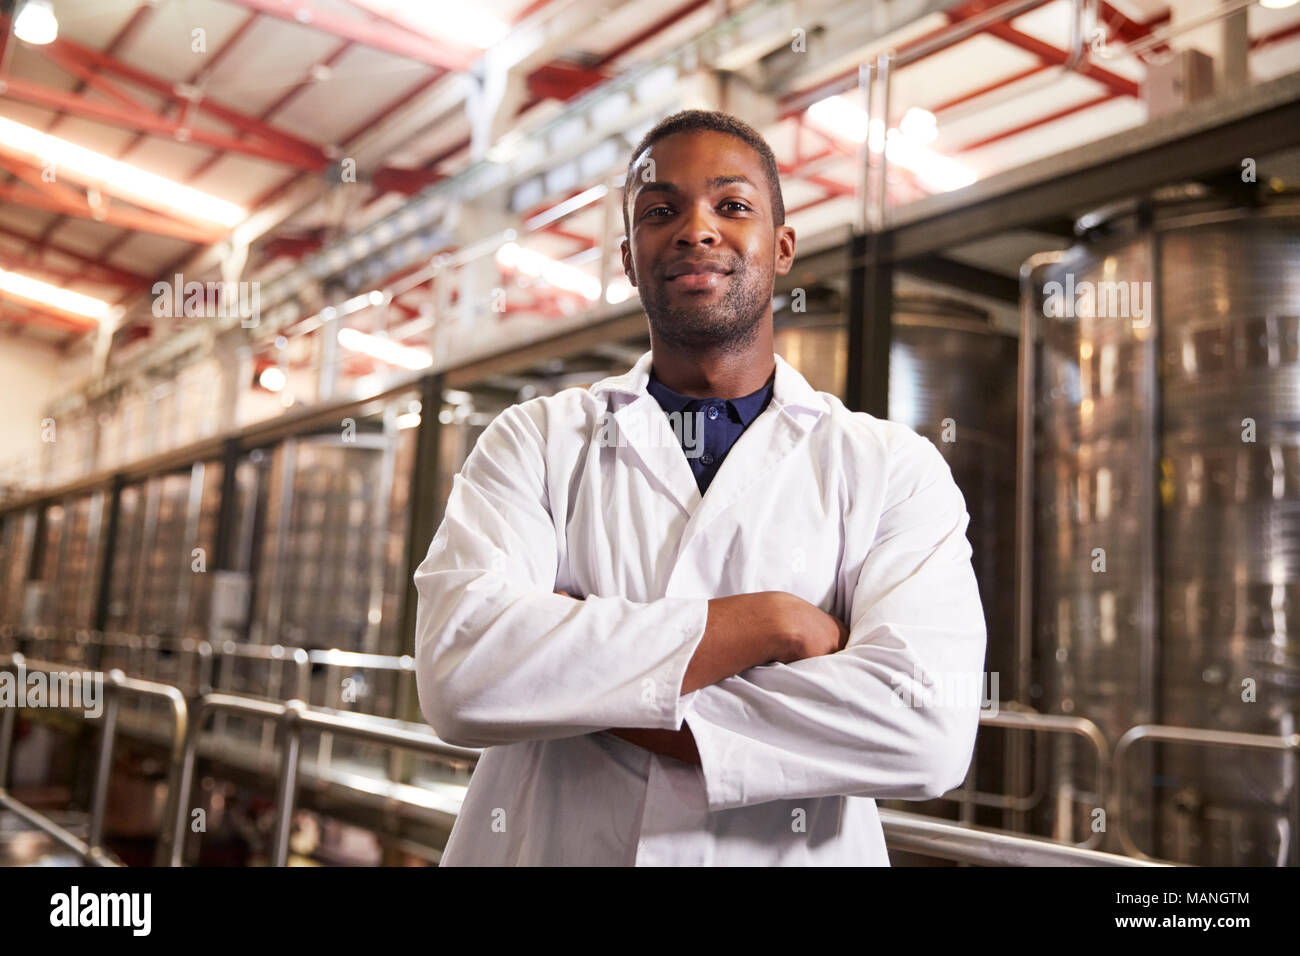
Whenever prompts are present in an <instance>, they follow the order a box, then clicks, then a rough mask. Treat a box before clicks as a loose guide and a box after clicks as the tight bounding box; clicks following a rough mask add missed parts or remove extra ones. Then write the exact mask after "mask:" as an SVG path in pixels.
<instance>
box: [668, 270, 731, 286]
mask: <svg viewBox="0 0 1300 956" xmlns="http://www.w3.org/2000/svg"><path fill="white" fill-rule="evenodd" d="M730 275H731V273H730V272H687V273H684V274H682V275H679V276H674V277H673V278H671V279H669V280H668V283H669V284H670V285H672V286H673V287H674V288H678V289H684V290H686V289H712V288H715V287H717V286H719V285H721V284H722V282H723V280H724V279H726V278H727V277H728V276H730Z"/></svg>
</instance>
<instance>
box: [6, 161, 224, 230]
mask: <svg viewBox="0 0 1300 956" xmlns="http://www.w3.org/2000/svg"><path fill="white" fill-rule="evenodd" d="M0 166H3V168H5V169H7V170H8V171H9V172H10V173H11V174H13V175H14V176H16V177H18V178H19V179H21V180H23V181H24V182H27V183H29V184H30V185H32V186H33V187H34V188H36V189H38V190H40V191H41V192H43V193H45V194H47V195H49V196H51V197H53V198H55V199H60V200H62V201H63V202H66V203H69V204H72V205H81V204H82V203H83V202H87V203H89V200H90V199H91V198H92V196H91V192H90V191H91V190H95V191H97V192H98V193H99V194H100V195H101V196H105V197H113V198H115V199H120V200H122V201H123V202H127V203H130V204H131V205H133V206H140V207H143V208H145V209H150V210H153V212H154V213H156V214H157V215H159V216H160V217H162V218H165V219H168V220H169V221H172V222H175V223H177V224H178V225H182V226H185V227H187V228H189V229H192V230H198V231H199V234H207V233H209V232H213V233H216V234H217V235H224V230H222V229H221V227H220V226H217V225H216V224H214V223H212V222H210V221H208V220H206V219H198V218H194V217H187V216H185V215H183V214H181V213H178V212H177V211H176V210H175V209H173V208H172V207H170V206H168V205H166V204H164V203H161V202H157V201H154V200H152V199H151V198H149V197H147V196H134V195H130V194H128V193H125V192H119V191H118V190H117V189H115V188H114V186H113V184H112V183H108V182H105V181H103V180H99V179H96V178H94V177H92V176H86V175H84V174H82V173H81V172H78V171H76V170H63V175H64V178H66V179H68V180H71V181H72V182H75V183H79V184H80V185H81V186H83V187H85V188H86V190H87V193H86V194H85V195H83V194H82V193H80V192H78V191H77V190H75V189H71V188H69V187H68V186H65V185H63V184H62V183H52V182H47V181H46V180H45V177H44V175H43V174H42V172H43V171H41V170H38V169H37V168H36V166H35V164H34V163H33V162H32V161H31V159H30V158H28V157H27V156H25V155H23V154H22V153H20V152H18V151H17V150H14V149H11V148H10V147H8V146H7V145H5V144H4V143H0ZM92 211H93V210H92Z"/></svg>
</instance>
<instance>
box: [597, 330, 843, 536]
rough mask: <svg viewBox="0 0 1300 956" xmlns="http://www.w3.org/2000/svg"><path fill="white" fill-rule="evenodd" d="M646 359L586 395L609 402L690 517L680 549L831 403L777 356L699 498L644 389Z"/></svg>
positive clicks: (649, 469) (656, 477) (654, 475)
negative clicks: (757, 400)
mask: <svg viewBox="0 0 1300 956" xmlns="http://www.w3.org/2000/svg"><path fill="white" fill-rule="evenodd" d="M652 358H653V352H646V353H645V354H644V355H642V356H641V358H640V359H638V360H637V363H636V364H635V365H633V366H632V368H631V369H629V370H628V371H627V372H625V373H624V374H622V375H615V376H611V377H609V378H606V379H602V380H601V381H599V382H597V383H595V384H594V385H592V386H591V389H590V394H591V395H593V396H594V397H596V398H598V399H600V400H603V401H606V402H608V407H609V413H610V414H611V415H612V417H613V419H614V421H615V422H617V423H618V427H619V430H620V432H621V433H622V434H623V435H624V436H625V437H626V442H625V444H626V445H627V446H628V447H629V448H630V449H631V450H632V451H633V452H634V453H635V454H636V455H637V456H638V457H639V458H640V459H641V461H642V463H643V465H644V467H645V471H646V474H647V475H649V476H650V477H651V480H653V481H655V482H657V483H658V484H659V485H660V486H661V487H662V489H663V490H664V491H665V492H667V493H668V495H669V496H670V497H671V498H672V499H673V500H674V501H675V502H676V503H677V506H678V507H679V508H681V509H682V512H683V513H684V514H686V515H687V516H688V517H689V519H690V520H689V521H688V522H687V525H686V528H685V529H684V531H683V534H682V539H681V541H680V542H679V545H678V547H679V549H682V548H685V547H686V546H687V545H688V544H689V543H690V541H691V539H693V538H694V537H695V535H696V533H697V532H699V531H700V530H701V529H702V528H704V527H705V526H706V525H708V524H709V522H711V521H712V520H713V519H714V518H715V517H717V516H718V515H720V514H721V513H722V512H724V511H725V510H726V509H727V508H728V507H729V506H730V505H732V504H734V503H735V502H736V501H738V500H740V499H741V498H743V496H744V495H745V494H747V493H748V492H749V491H750V489H751V488H752V487H754V486H755V484H757V483H759V482H761V481H762V479H763V477H764V476H765V475H767V474H768V473H769V472H770V471H771V470H773V469H774V468H775V467H776V466H777V465H778V464H779V463H780V461H781V460H782V459H783V458H784V457H785V456H786V455H788V454H790V453H791V452H792V451H793V450H794V449H795V448H796V447H797V446H798V445H799V443H800V441H801V439H802V438H803V437H804V435H805V434H806V433H807V432H808V431H809V430H810V429H811V428H812V426H813V425H814V424H815V423H816V421H817V419H818V418H820V417H821V415H823V414H826V413H828V412H829V411H830V408H829V407H828V406H827V404H826V401H825V399H823V398H822V397H821V396H820V395H819V394H818V393H817V392H816V391H815V390H814V389H813V387H812V386H811V385H809V384H808V381H807V380H806V379H805V378H804V377H803V376H802V375H800V374H799V373H798V372H797V371H795V369H794V367H793V366H791V365H790V364H789V363H788V362H786V361H785V359H783V358H781V356H779V355H777V356H776V357H775V358H776V374H775V381H774V382H773V387H772V399H771V401H770V402H768V406H767V408H766V409H765V410H764V411H763V412H761V413H760V414H759V416H758V417H757V418H756V419H754V421H753V422H752V423H751V424H750V425H749V427H748V428H746V429H745V431H744V433H743V434H742V435H741V436H740V438H738V439H737V440H736V443H735V445H734V446H732V449H731V451H730V452H729V453H728V455H727V458H726V460H725V461H724V462H723V463H722V466H721V467H720V468H719V469H718V473H717V474H716V475H715V476H714V479H713V482H712V483H711V484H710V485H709V493H708V494H707V495H705V496H703V500H701V495H700V491H699V486H698V485H697V483H696V481H695V475H694V473H693V472H692V471H691V468H690V465H689V464H688V463H687V461H686V457H685V456H684V455H683V454H682V447H681V444H680V443H679V442H678V440H677V439H676V438H675V436H674V434H673V432H672V430H671V428H670V427H669V425H668V417H667V416H666V415H664V413H663V409H661V408H660V406H659V403H658V401H657V400H656V399H655V397H654V396H653V395H651V394H650V392H649V391H648V389H647V388H646V385H647V383H648V382H649V381H650V367H651V361H652ZM621 443H622V442H621Z"/></svg>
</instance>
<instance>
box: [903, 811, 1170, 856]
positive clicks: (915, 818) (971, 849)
mask: <svg viewBox="0 0 1300 956" xmlns="http://www.w3.org/2000/svg"><path fill="white" fill-rule="evenodd" d="M878 812H879V815H880V825H881V827H882V828H883V829H884V831H885V841H886V843H888V845H889V848H890V849H891V850H902V851H906V852H908V853H920V854H923V855H926V856H937V857H941V858H943V859H947V860H955V861H957V862H959V863H978V864H983V865H986V866H1170V865H1173V864H1168V863H1161V862H1153V861H1149V860H1134V859H1130V858H1129V857H1126V856H1119V855H1118V854H1114V853H1100V852H1098V851H1097V850H1084V849H1080V848H1079V847H1074V846H1063V845H1061V844H1059V843H1052V842H1050V841H1048V840H1039V839H1034V838H1031V837H1024V836H1018V835H1016V834H1011V833H1003V832H1001V831H999V830H976V829H973V828H971V829H968V828H966V827H961V826H955V825H953V824H951V823H943V822H939V821H936V820H930V819H927V818H925V817H923V816H921V815H920V814H914V813H902V812H899V811H897V810H880V811H878Z"/></svg>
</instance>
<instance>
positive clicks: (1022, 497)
mask: <svg viewBox="0 0 1300 956" xmlns="http://www.w3.org/2000/svg"><path fill="white" fill-rule="evenodd" d="M1064 258H1065V255H1064V253H1061V252H1041V253H1038V254H1036V255H1033V256H1030V257H1029V258H1028V259H1026V260H1025V262H1024V264H1023V265H1021V267H1020V368H1019V374H1018V386H1019V387H1018V400H1017V409H1016V426H1017V440H1016V571H1015V581H1016V631H1015V659H1016V679H1015V695H1016V699H1017V700H1019V701H1020V702H1021V703H1022V704H1023V705H1025V706H1026V707H1028V706H1032V705H1031V704H1030V693H1029V684H1030V680H1031V674H1030V660H1031V655H1032V652H1033V614H1034V605H1033V581H1032V580H1031V571H1032V569H1033V566H1034V421H1035V417H1034V390H1035V383H1036V377H1037V370H1036V369H1035V367H1034V336H1035V334H1036V328H1037V325H1038V322H1037V317H1038V308H1037V301H1038V300H1037V286H1036V284H1035V282H1034V273H1035V272H1036V271H1037V270H1038V269H1039V268H1040V267H1042V266H1045V265H1054V264H1056V263H1058V262H1061V261H1062V260H1063V259H1064ZM1026 760H1027V757H1026V754H1025V749H1024V744H1023V738H1018V742H1017V743H1016V745H1015V746H1014V749H1013V751H1012V759H1011V760H1010V761H1008V767H1007V771H1008V776H1009V777H1010V779H1009V780H1008V781H1007V784H1008V787H1007V789H1008V790H1010V791H1011V792H1013V793H1018V792H1020V790H1021V789H1023V787H1022V784H1023V781H1024V777H1025V766H1026ZM1012 827H1013V828H1014V829H1017V830H1023V829H1025V820H1024V815H1023V813H1020V812H1019V811H1017V812H1016V813H1014V814H1013V815H1012Z"/></svg>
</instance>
